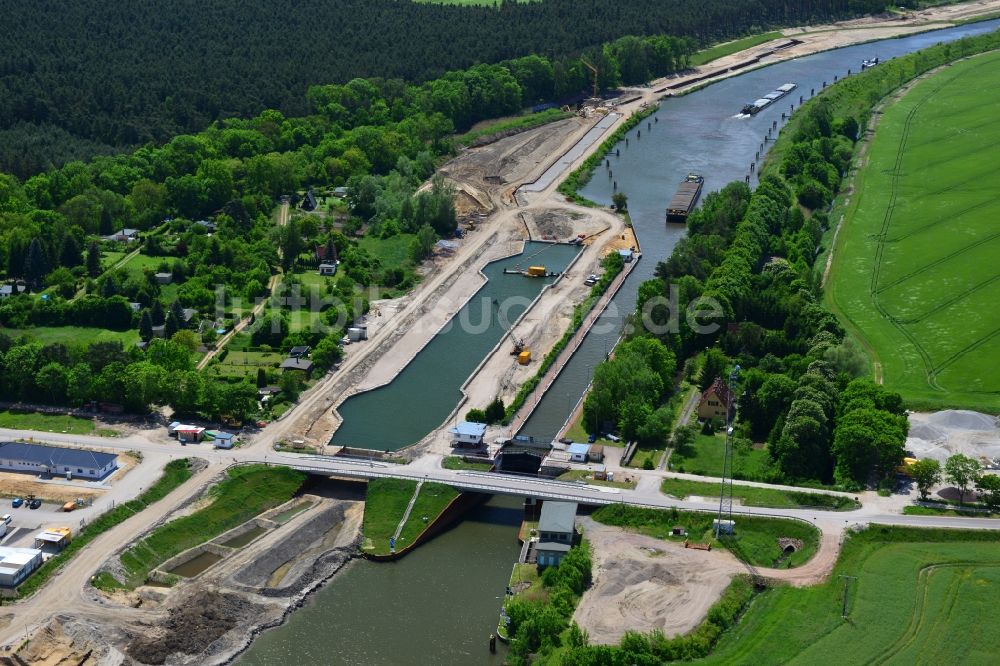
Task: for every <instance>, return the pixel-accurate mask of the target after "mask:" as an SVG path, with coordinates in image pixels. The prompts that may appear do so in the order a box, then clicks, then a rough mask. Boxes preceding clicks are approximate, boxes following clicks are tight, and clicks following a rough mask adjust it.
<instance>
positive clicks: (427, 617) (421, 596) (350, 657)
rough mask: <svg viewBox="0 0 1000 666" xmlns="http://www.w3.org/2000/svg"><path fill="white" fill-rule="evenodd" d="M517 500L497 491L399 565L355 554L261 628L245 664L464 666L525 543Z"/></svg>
mask: <svg viewBox="0 0 1000 666" xmlns="http://www.w3.org/2000/svg"><path fill="white" fill-rule="evenodd" d="M521 515H522V511H521V500H520V499H517V498H512V497H495V498H493V499H491V500H490V501H489V502H488V503H487V504H484V505H482V506H480V507H478V508H476V509H474V510H473V511H471V512H470V513H469V514H468V515H467V516H466V518H465V519H464V520H463V521H462V522H461V523H459V524H458V525H456V526H455V527H454V528H453V529H451V530H449V531H448V532H445V533H444V534H441V535H440V536H438V537H436V538H434V539H432V540H431V541H429V542H428V543H426V544H424V545H422V546H420V547H419V548H417V549H416V550H415V551H413V552H412V553H410V554H408V555H406V556H405V557H403V558H402V559H400V560H398V561H396V562H371V561H368V560H358V561H356V562H353V563H352V564H350V565H348V568H347V569H346V570H345V571H342V572H340V573H339V574H337V576H336V577H335V578H334V579H333V581H332V582H331V583H330V584H329V585H328V586H326V587H324V588H323V589H321V590H320V591H319V592H317V593H316V594H315V595H314V596H313V597H312V598H311V599H310V600H309V601H308V602H307V603H306V605H305V606H304V607H303V608H301V609H299V610H297V611H295V612H294V613H292V615H291V616H290V617H289V618H288V622H287V623H286V624H284V625H282V626H280V627H278V628H276V629H272V630H269V631H266V632H264V633H263V634H262V635H261V636H260V637H259V638H257V640H256V641H254V643H253V645H252V646H251V648H250V650H249V651H248V652H246V653H245V654H244V655H243V656H242V657H241V658H240V659H239V660H238V663H239V664H240V665H241V666H287V665H288V664H297V665H300V666H311V665H313V664H323V665H324V666H327V665H328V666H336V665H338V664H342V665H344V666H409V665H413V666H417V665H420V666H423V665H426V664H435V666H468V665H470V664H487V665H488V664H496V665H497V666H499V664H502V663H503V659H504V650H503V646H502V645H499V646H498V651H497V654H495V655H491V654H490V653H489V650H488V642H489V641H488V639H489V636H490V634H491V633H495V632H496V626H497V620H498V619H499V614H500V607H501V604H502V603H503V596H504V591H505V589H506V586H507V582H508V580H509V578H510V572H511V567H513V565H514V562H515V561H517V556H518V552H519V550H520V547H519V545H518V542H517V529H518V526H519V525H520V522H521Z"/></svg>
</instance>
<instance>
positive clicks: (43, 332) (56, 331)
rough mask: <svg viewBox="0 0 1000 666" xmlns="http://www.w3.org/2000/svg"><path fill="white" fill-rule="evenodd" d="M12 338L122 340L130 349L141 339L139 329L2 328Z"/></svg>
mask: <svg viewBox="0 0 1000 666" xmlns="http://www.w3.org/2000/svg"><path fill="white" fill-rule="evenodd" d="M0 332H3V333H6V334H7V335H9V336H10V337H12V338H15V339H16V338H20V337H22V336H24V337H28V338H30V339H32V340H34V341H35V342H39V343H41V344H43V345H53V344H63V345H78V346H79V345H83V346H86V345H90V344H93V343H95V342H111V341H114V340H120V341H121V343H122V345H123V346H124V347H125V348H126V349H128V348H130V347H132V346H133V345H135V343H137V342H138V341H139V331H138V330H130V331H109V330H107V329H104V328H90V327H86V326H36V327H35V328H0Z"/></svg>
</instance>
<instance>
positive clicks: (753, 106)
mask: <svg viewBox="0 0 1000 666" xmlns="http://www.w3.org/2000/svg"><path fill="white" fill-rule="evenodd" d="M796 87H797V86H796V85H795V84H794V83H786V84H785V85H783V86H778V87H777V88H775V89H774V90H772V91H771V92H769V93H767V94H766V95H764V96H763V97H761V98H760V99H758V100H754V101H753V102H751V103H750V104H744V105H743V109H742V110H741V111H740V114H741V115H744V116H756V115H757V114H758V113H760V112H761V111H763V110H764V109H765V108H767V107H768V106H770V105H771V104H773V103H775V102H777V101H778V100H779V99H781V98H782V97H784V96H785V95H787V94H788V93H790V92H792V91H793V90H795V88H796Z"/></svg>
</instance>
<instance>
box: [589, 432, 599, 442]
mask: <svg viewBox="0 0 1000 666" xmlns="http://www.w3.org/2000/svg"><path fill="white" fill-rule="evenodd" d="M596 441H597V435H595V434H594V433H590V434H589V435H587V443H588V444H593V443H594V442H596Z"/></svg>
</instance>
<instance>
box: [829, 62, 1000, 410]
mask: <svg viewBox="0 0 1000 666" xmlns="http://www.w3.org/2000/svg"><path fill="white" fill-rule="evenodd" d="M998 65H1000V54H998V53H991V54H987V55H982V56H977V57H975V58H972V59H970V60H966V61H963V62H959V63H956V64H954V65H952V66H950V67H948V68H946V69H944V70H942V71H941V72H939V73H937V74H935V75H933V76H931V77H930V78H928V79H926V80H924V81H922V82H920V83H918V84H916V85H915V86H914V87H913V89H912V90H911V91H910V92H909V93H908V94H907V95H906V96H905V97H903V99H902V100H900V101H898V102H896V103H894V104H893V105H891V106H890V107H889V108H887V109H886V111H885V114H884V115H883V116H882V118H881V120H880V123H879V126H878V130H877V132H876V135H875V138H874V140H873V142H872V144H871V146H870V150H869V153H868V162H867V165H866V166H865V168H864V169H862V170H861V171H860V172H859V173H858V175H857V180H856V182H855V193H854V195H853V196H852V197H851V200H850V203H849V205H848V206H847V208H846V210H845V217H844V223H843V226H842V227H841V230H840V234H839V236H838V242H837V245H836V247H835V249H834V258H833V269H832V272H831V274H830V282H829V285H828V288H827V290H826V296H827V301H828V303H829V304H830V307H831V308H832V309H833V310H834V312H836V313H837V314H838V315H839V316H840V317H841V319H842V320H843V321H844V323H845V324H846V325H847V326H848V327H849V328H850V329H851V332H852V333H853V334H855V335H856V336H857V337H858V338H860V339H861V340H862V341H863V342H864V343H865V346H866V347H868V348H870V349H873V350H874V355H875V357H876V360H877V362H878V363H880V364H881V368H882V372H883V376H884V381H885V384H886V385H888V386H890V387H892V389H893V390H896V391H899V392H900V393H901V394H902V395H903V397H904V398H905V399H906V400H907V402H908V403H909V404H911V405H913V406H916V407H920V408H925V407H926V408H939V407H952V406H953V407H967V408H970V409H980V410H984V411H990V412H994V413H995V412H997V411H1000V375H997V374H996V373H992V372H987V371H985V369H986V368H990V367H992V366H993V365H995V364H996V362H997V360H998V357H1000V338H998V335H1000V309H997V307H996V305H995V302H994V294H995V291H996V287H997V284H998V281H1000V263H998V262H997V260H996V257H997V253H998V252H1000V232H998V231H997V229H996V223H995V221H996V219H997V217H998V215H1000V198H998V197H996V191H995V188H993V187H991V186H989V185H988V183H991V182H994V181H995V180H996V177H997V172H996V166H995V164H996V163H995V161H994V157H991V156H992V155H994V151H995V146H996V145H997V143H998V142H1000V125H998V124H997V123H996V122H995V119H994V117H993V116H994V113H993V109H994V108H995V107H996V105H997V104H998V103H1000V87H998V86H996V85H995V80H996V70H997V67H998Z"/></svg>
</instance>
